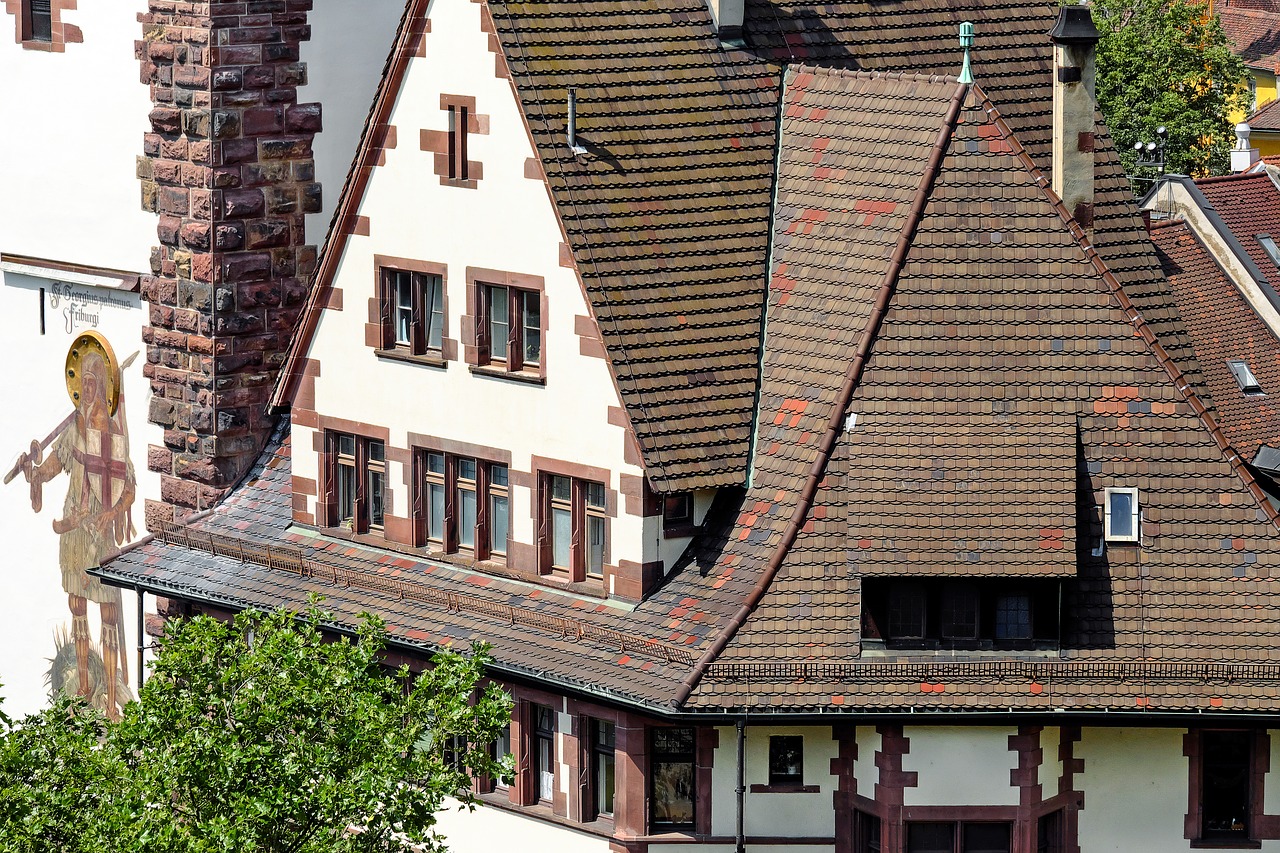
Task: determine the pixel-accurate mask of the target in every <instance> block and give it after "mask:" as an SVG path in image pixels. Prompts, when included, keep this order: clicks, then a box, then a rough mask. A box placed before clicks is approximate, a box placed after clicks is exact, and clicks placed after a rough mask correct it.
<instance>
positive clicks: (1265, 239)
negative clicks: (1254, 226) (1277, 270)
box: [1258, 234, 1280, 267]
mask: <svg viewBox="0 0 1280 853" xmlns="http://www.w3.org/2000/svg"><path fill="white" fill-rule="evenodd" d="M1258 242H1259V243H1261V244H1262V248H1264V249H1266V250H1267V256H1268V257H1270V258H1271V263H1273V264H1275V265H1276V266H1277V267H1280V247H1278V246H1276V241H1275V240H1272V239H1271V235H1270V234H1259V235H1258Z"/></svg>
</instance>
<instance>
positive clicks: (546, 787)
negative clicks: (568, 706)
mask: <svg viewBox="0 0 1280 853" xmlns="http://www.w3.org/2000/svg"><path fill="white" fill-rule="evenodd" d="M531 711H532V713H531V717H532V719H533V734H532V736H531V737H530V739H529V757H530V766H531V767H532V768H533V790H534V794H535V795H536V798H537V800H538V802H545V803H548V804H549V803H550V802H551V800H552V799H553V798H554V797H555V790H556V785H555V780H556V776H555V770H556V764H555V762H556V722H555V712H554V711H552V710H551V709H550V708H548V707H547V706H546V705H534V706H533V707H532V709H531Z"/></svg>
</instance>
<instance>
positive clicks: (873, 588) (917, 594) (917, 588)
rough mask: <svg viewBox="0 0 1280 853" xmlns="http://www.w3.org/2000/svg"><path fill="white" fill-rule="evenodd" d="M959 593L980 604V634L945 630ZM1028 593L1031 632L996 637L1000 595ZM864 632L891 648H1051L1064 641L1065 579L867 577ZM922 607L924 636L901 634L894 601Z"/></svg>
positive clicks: (978, 627) (871, 640) (875, 640)
mask: <svg viewBox="0 0 1280 853" xmlns="http://www.w3.org/2000/svg"><path fill="white" fill-rule="evenodd" d="M958 595H963V596H972V597H973V598H974V599H975V600H976V606H977V635H976V636H974V637H970V636H967V635H960V634H959V633H947V632H946V631H945V630H944V629H945V627H946V626H945V624H944V623H945V622H946V621H947V620H946V613H945V611H946V609H947V607H949V606H950V602H952V601H953V600H956V601H958V600H959V599H958V597H957V596H958ZM1011 596H1025V597H1026V599H1027V605H1028V607H1029V613H1028V617H1029V626H1030V636H1027V637H1014V636H1005V637H1000V636H997V627H998V625H999V605H1000V602H1001V600H1002V599H1004V598H1006V597H1011ZM863 601H864V604H863V612H862V636H863V640H864V641H868V642H882V643H884V645H885V648H887V649H917V650H939V651H947V650H953V651H954V650H984V649H985V650H993V651H995V650H1017V649H1023V650H1051V649H1053V648H1058V647H1060V645H1061V624H1062V617H1061V603H1062V599H1061V581H1054V580H1053V579H1031V580H1028V579H999V580H997V579H990V578H978V579H970V580H967V581H952V580H949V579H939V578H920V577H875V578H868V579H866V580H864V582H863ZM898 601H901V602H903V603H904V604H905V603H910V604H914V605H916V606H918V607H919V608H921V614H922V623H923V631H924V634H923V636H918V635H916V634H903V633H901V630H902V629H901V626H900V625H899V624H898V623H897V621H896V620H895V618H894V616H895V613H896V612H897V611H898V609H901V608H895V602H898Z"/></svg>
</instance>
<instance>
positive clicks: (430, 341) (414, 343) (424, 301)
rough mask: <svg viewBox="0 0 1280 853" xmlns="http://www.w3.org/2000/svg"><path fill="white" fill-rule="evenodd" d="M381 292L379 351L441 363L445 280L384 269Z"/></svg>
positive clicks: (441, 277) (404, 271) (437, 276)
mask: <svg viewBox="0 0 1280 853" xmlns="http://www.w3.org/2000/svg"><path fill="white" fill-rule="evenodd" d="M380 290H381V292H380V294H379V299H380V306H381V322H382V349H384V350H393V349H394V350H400V351H402V352H406V353H408V354H410V355H417V356H431V357H434V358H435V359H440V360H443V348H444V332H445V311H444V277H443V276H442V275H438V274H433V273H424V272H409V271H406V270H397V269H383V270H382V271H381V288H380Z"/></svg>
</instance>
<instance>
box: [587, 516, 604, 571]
mask: <svg viewBox="0 0 1280 853" xmlns="http://www.w3.org/2000/svg"><path fill="white" fill-rule="evenodd" d="M587 574H590V575H603V574H604V519H603V518H597V517H596V516H594V515H591V516H587Z"/></svg>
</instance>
